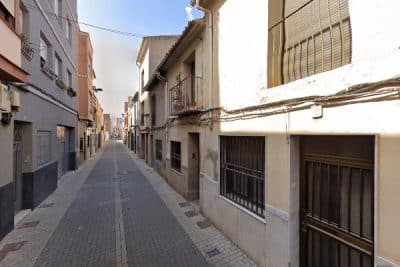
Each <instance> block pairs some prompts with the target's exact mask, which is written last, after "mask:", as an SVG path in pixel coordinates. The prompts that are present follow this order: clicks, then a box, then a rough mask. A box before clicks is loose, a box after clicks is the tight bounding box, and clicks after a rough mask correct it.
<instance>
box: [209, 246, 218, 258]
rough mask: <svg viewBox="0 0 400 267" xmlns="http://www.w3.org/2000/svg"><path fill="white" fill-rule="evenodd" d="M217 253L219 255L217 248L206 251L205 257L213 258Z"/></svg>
mask: <svg viewBox="0 0 400 267" xmlns="http://www.w3.org/2000/svg"><path fill="white" fill-rule="evenodd" d="M219 253H220V252H219V250H218V249H217V248H214V249H212V250H210V251H207V256H208V257H210V258H212V257H214V256H217V255H218V254H219Z"/></svg>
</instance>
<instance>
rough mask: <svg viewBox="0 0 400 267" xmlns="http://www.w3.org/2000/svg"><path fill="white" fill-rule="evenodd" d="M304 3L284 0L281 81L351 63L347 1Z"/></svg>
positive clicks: (316, 0)
mask: <svg viewBox="0 0 400 267" xmlns="http://www.w3.org/2000/svg"><path fill="white" fill-rule="evenodd" d="M307 2H308V1H307V0H286V1H285V17H286V18H287V19H285V21H284V27H285V33H286V35H285V47H284V56H283V59H284V60H283V66H282V69H283V76H284V77H283V82H284V83H287V82H290V81H294V80H297V79H301V78H304V77H307V76H309V75H313V74H317V73H320V72H323V71H328V70H332V69H334V68H337V67H340V66H343V65H345V64H348V63H350V62H351V26H350V15H349V7H348V0H314V1H312V2H310V3H308V4H306V3H307ZM295 11H296V12H295ZM293 12H295V13H293Z"/></svg>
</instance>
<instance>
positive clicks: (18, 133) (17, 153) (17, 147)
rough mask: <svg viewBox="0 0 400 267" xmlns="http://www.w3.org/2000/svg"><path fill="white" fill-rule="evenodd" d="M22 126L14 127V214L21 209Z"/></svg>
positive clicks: (16, 125)
mask: <svg viewBox="0 0 400 267" xmlns="http://www.w3.org/2000/svg"><path fill="white" fill-rule="evenodd" d="M22 128H23V127H22V125H20V124H15V125H14V144H13V148H14V150H13V176H14V177H13V178H14V214H17V213H18V212H19V211H20V210H22V208H23V191H22V190H23V188H22V163H23V162H22Z"/></svg>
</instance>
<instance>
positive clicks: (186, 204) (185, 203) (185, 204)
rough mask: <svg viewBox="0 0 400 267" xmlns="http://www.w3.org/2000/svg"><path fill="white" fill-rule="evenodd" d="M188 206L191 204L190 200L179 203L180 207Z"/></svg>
mask: <svg viewBox="0 0 400 267" xmlns="http://www.w3.org/2000/svg"><path fill="white" fill-rule="evenodd" d="M188 206H190V204H189V202H182V203H179V207H181V208H184V207H188Z"/></svg>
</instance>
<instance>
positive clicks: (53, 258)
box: [0, 144, 255, 267]
mask: <svg viewBox="0 0 400 267" xmlns="http://www.w3.org/2000/svg"><path fill="white" fill-rule="evenodd" d="M180 203H181V205H179V204H180ZM182 203H186V204H183V205H182ZM47 204H53V205H47ZM188 211H195V212H192V213H190V214H194V215H193V216H192V217H187V216H186V215H185V212H188ZM197 223H199V225H198V224H197ZM202 225H203V227H200V226H202ZM18 227H20V228H21V229H17V228H18ZM14 247H15V249H14ZM10 248H12V249H10ZM2 249H4V250H3V252H4V251H7V253H2V254H4V255H3V256H2V257H4V258H3V260H2V261H1V262H0V266H18V267H20V266H21V267H25V266H27V267H28V266H29V267H31V266H40V267H41V266H68V267H70V266H71V267H74V266H96V267H102V266H105V267H107V266H117V267H119V266H121V267H125V266H208V265H211V266H255V265H254V263H253V262H252V261H251V260H250V259H249V258H248V257H247V256H246V255H245V254H244V253H243V252H241V250H240V249H239V248H238V247H236V246H235V244H233V243H232V242H231V241H229V239H227V238H226V237H225V236H224V235H223V234H222V233H221V232H219V231H218V230H217V229H216V228H215V227H214V226H213V225H212V224H211V223H210V222H209V221H207V220H206V218H204V217H203V216H202V215H201V214H200V213H199V212H198V211H197V210H196V205H194V204H193V203H191V202H186V201H185V200H184V199H183V198H182V197H181V196H180V195H179V194H177V193H176V192H175V191H174V190H173V189H172V188H171V187H169V186H168V184H167V183H166V182H165V181H164V180H163V179H162V178H161V177H160V176H158V175H157V174H156V173H155V172H153V171H152V170H151V169H150V168H148V166H147V165H145V164H144V163H143V162H142V161H140V160H138V159H137V158H135V156H134V155H133V154H132V153H131V152H130V151H129V150H128V149H127V148H126V147H125V146H124V145H122V144H117V145H114V144H111V145H108V146H107V147H106V148H105V149H104V152H102V153H98V154H97V156H96V157H95V158H94V159H89V160H88V161H87V162H85V163H84V164H83V166H82V167H81V168H80V169H79V170H78V171H74V172H70V173H68V174H67V175H65V176H64V177H63V178H62V179H61V180H60V181H59V186H58V189H57V190H56V191H55V192H54V193H53V194H52V195H51V196H49V198H48V199H46V200H45V201H44V202H43V204H42V208H37V209H35V210H34V211H33V212H31V213H30V214H29V215H28V216H26V217H25V218H24V219H23V220H22V221H21V222H19V224H18V225H17V227H16V229H14V230H13V231H12V232H11V233H9V234H8V235H7V236H6V237H5V238H4V239H3V240H2V242H0V251H1V250H2Z"/></svg>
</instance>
